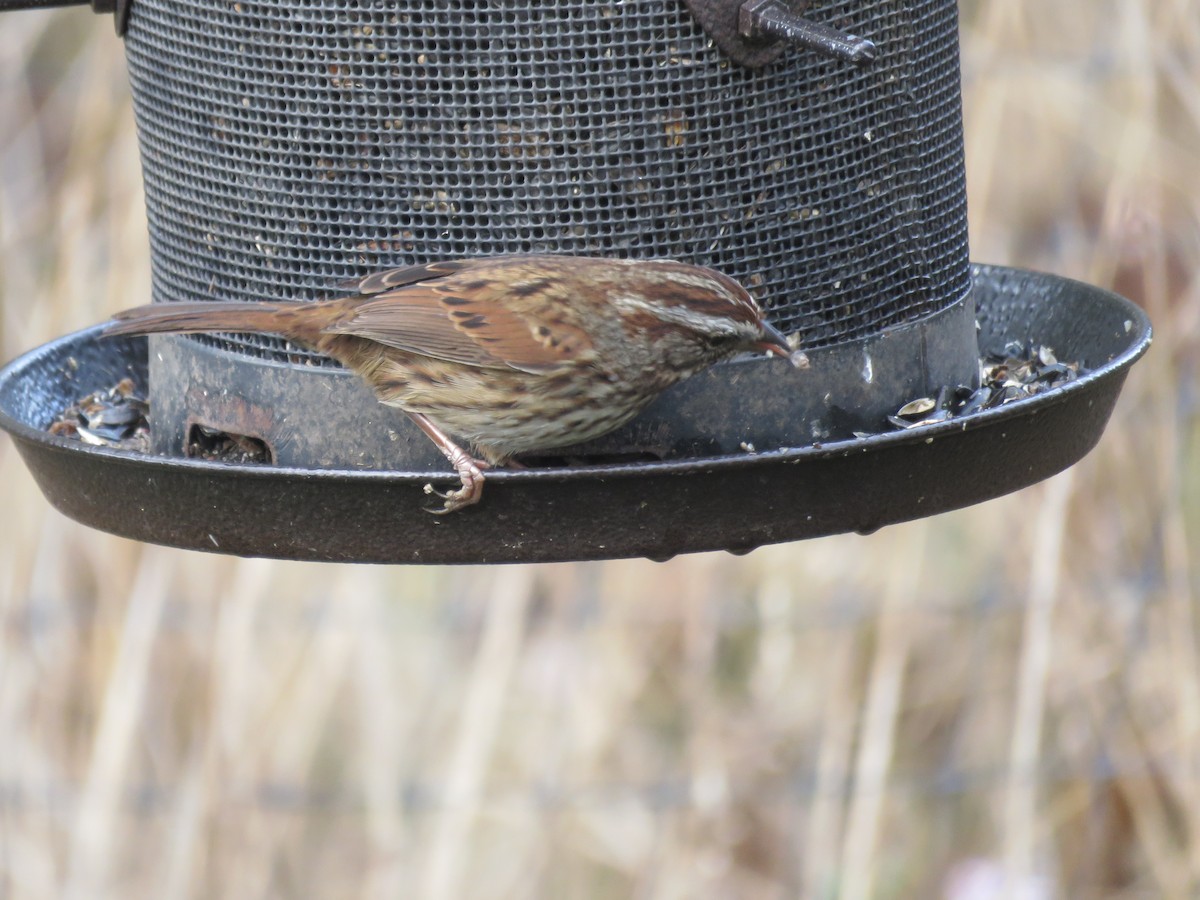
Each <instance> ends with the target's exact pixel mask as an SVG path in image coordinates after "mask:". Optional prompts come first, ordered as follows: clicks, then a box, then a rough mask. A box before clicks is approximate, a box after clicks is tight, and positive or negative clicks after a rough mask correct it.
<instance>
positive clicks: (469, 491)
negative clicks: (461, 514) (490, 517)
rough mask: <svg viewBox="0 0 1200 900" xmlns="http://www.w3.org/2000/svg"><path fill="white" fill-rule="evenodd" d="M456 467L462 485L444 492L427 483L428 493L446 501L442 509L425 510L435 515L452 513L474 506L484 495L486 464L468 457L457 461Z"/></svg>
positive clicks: (429, 508)
mask: <svg viewBox="0 0 1200 900" xmlns="http://www.w3.org/2000/svg"><path fill="white" fill-rule="evenodd" d="M456 468H457V470H458V477H459V479H460V480H461V481H462V487H460V488H459V489H458V490H454V491H446V492H445V493H444V494H443V493H442V492H441V491H439V490H437V489H436V488H435V487H434V486H433V485H432V484H427V485H425V493H426V494H432V495H433V496H435V497H440V498H441V499H442V500H444V501H446V502H445V503H444V504H443V505H442V507H441V509H434V508H431V507H426V508H425V512H427V513H432V514H433V515H435V516H444V515H446V513H452V512H454V511H455V510H458V509H462V508H463V507H465V506H472V505H474V504H476V503H478V502H479V500H480V499H481V498H482V497H483V470H484V469H485V468H487V466H486V464H485V463H483V462H481V461H480V460H476V459H470V458H469V457H467V458H465V459H462V460H459V461H457V465H456Z"/></svg>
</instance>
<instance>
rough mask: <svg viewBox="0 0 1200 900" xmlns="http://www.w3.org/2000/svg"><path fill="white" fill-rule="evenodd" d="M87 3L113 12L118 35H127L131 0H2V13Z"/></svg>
mask: <svg viewBox="0 0 1200 900" xmlns="http://www.w3.org/2000/svg"><path fill="white" fill-rule="evenodd" d="M85 3H87V4H89V5H90V6H91V7H92V11H93V12H97V13H112V14H113V25H114V26H115V27H116V29H117V37H124V36H125V28H126V26H127V25H128V24H129V6H130V3H131V0H0V13H2V12H9V11H10V10H18V9H50V8H52V7H55V6H82V5H84V4H85Z"/></svg>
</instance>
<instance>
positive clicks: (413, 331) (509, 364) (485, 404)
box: [104, 256, 807, 513]
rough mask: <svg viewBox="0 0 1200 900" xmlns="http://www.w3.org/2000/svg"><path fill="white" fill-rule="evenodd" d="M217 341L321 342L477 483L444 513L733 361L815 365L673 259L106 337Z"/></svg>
mask: <svg viewBox="0 0 1200 900" xmlns="http://www.w3.org/2000/svg"><path fill="white" fill-rule="evenodd" d="M212 331H224V332H256V333H268V334H276V335H281V336H283V337H285V338H288V339H289V340H292V341H295V342H297V343H300V344H303V345H307V346H310V347H312V348H315V349H316V350H319V351H320V352H321V353H324V354H326V355H328V356H331V357H333V358H334V359H336V360H338V361H339V362H341V363H342V364H343V365H345V366H346V367H347V368H349V369H351V370H352V371H354V372H355V373H357V374H358V375H359V376H360V377H361V378H362V379H363V380H364V381H365V382H366V383H367V384H368V385H369V386H370V387H371V388H372V390H374V392H375V395H376V396H377V397H378V398H379V400H380V401H381V402H383V403H386V404H388V405H390V406H396V407H399V408H400V409H402V410H404V412H406V413H408V415H409V417H411V418H412V420H413V421H414V422H415V423H416V424H417V426H418V427H419V428H420V429H421V430H422V431H424V432H425V434H427V435H428V436H429V437H430V439H432V440H433V442H434V443H435V444H436V445H437V446H438V448H439V449H440V450H441V451H442V453H443V454H445V456H446V458H447V459H448V460H449V461H450V463H451V465H453V466H454V469H455V471H456V472H457V474H458V476H459V478H460V479H461V481H462V487H461V488H460V489H458V490H454V491H450V492H448V493H447V494H444V495H442V496H443V497H444V499H445V501H446V502H445V506H444V507H443V508H441V509H439V510H431V511H432V512H437V513H446V512H450V511H451V510H455V509H459V508H461V507H464V506H468V505H470V504H472V503H477V502H478V501H479V498H480V496H481V494H482V491H483V470H484V469H486V468H488V467H489V466H498V465H502V464H504V463H506V462H508V461H510V460H511V459H512V457H514V456H516V455H518V454H521V453H528V452H530V451H544V450H551V449H556V448H559V447H565V446H569V445H571V444H576V443H579V442H581V441H585V440H589V439H591V438H594V437H598V436H600V435H602V434H604V433H606V432H608V431H611V430H612V429H614V428H616V427H617V426H619V425H622V424H624V423H625V422H627V421H628V420H629V419H631V418H632V417H633V416H634V415H636V414H637V413H638V411H640V410H641V409H642V408H643V407H644V406H645V405H646V404H647V403H649V402H650V400H652V399H653V398H654V397H655V396H656V395H657V394H659V393H660V392H661V391H663V390H664V389H666V388H667V387H669V386H670V385H672V384H675V383H676V382H678V381H682V380H683V379H685V378H687V377H688V376H689V375H693V374H695V373H696V372H699V371H700V370H702V369H705V368H707V367H708V366H710V365H711V364H712V363H714V362H717V361H718V360H721V359H725V358H727V357H730V356H734V355H735V354H738V353H741V352H745V351H753V350H759V351H766V352H768V353H773V354H776V355H778V356H782V357H784V358H786V359H789V360H790V361H791V362H792V363H793V365H795V366H797V367H803V366H805V365H807V359H806V358H805V357H804V354H803V353H801V352H799V351H795V350H793V349H792V348H791V347H790V346H789V345H788V343H787V339H786V338H785V337H784V336H783V335H782V334H781V333H780V332H779V331H777V330H776V329H775V328H773V327H772V326H771V325H769V324H767V322H766V321H765V320H764V319H763V316H762V312H761V311H760V310H759V308H758V306H757V305H756V304H755V302H754V301H753V300H752V299H751V297H750V295H749V294H748V293H747V292H746V291H745V290H744V289H743V288H742V287H741V285H739V284H738V283H737V282H736V281H734V280H733V279H731V278H728V277H727V276H725V275H722V274H721V273H719V272H715V271H713V270H711V269H706V268H702V267H699V266H692V265H686V264H684V263H679V262H672V261H668V260H654V261H645V260H615V259H593V258H583V257H570V256H509V257H490V258H489V257H484V258H478V259H463V260H455V261H450V262H438V263H430V264H428V265H417V266H408V267H405V268H400V269H392V270H390V271H387V272H380V273H378V274H375V275H371V276H369V277H368V278H366V279H364V280H363V281H362V282H360V283H359V284H358V292H357V293H356V294H355V295H353V296H349V297H344V298H341V299H336V300H323V301H318V302H274V303H267V302H264V303H257V302H254V303H251V302H180V303H155V304H150V305H147V306H140V307H137V308H135V309H129V310H125V311H123V312H120V313H118V314H117V315H116V316H115V317H114V319H113V321H111V322H110V323H109V324H108V325H107V326H106V328H105V329H104V333H105V334H108V335H118V334H150V333H160V332H170V333H192V332H212ZM455 439H458V440H461V441H464V442H466V443H467V444H469V445H470V446H471V447H472V448H473V450H474V452H475V453H476V454H477V456H478V457H482V459H480V458H476V457H472V456H471V455H470V454H468V453H467V452H466V451H465V450H464V449H463V448H462V447H461V446H459V444H458V443H457V442H456V440H455ZM426 490H427V491H432V488H429V487H427V488H426Z"/></svg>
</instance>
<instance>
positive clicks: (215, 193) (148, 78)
mask: <svg viewBox="0 0 1200 900" xmlns="http://www.w3.org/2000/svg"><path fill="white" fill-rule="evenodd" d="M808 15H809V16H810V17H811V18H813V19H815V20H818V21H821V22H824V23H827V24H833V25H840V26H843V27H845V28H847V29H848V30H851V31H853V32H854V33H856V34H859V35H862V36H864V37H869V38H871V39H872V40H874V41H875V42H876V43H877V45H878V47H879V55H878V59H877V60H876V61H875V62H874V63H872V64H870V65H868V66H867V67H866V68H862V69H856V68H854V67H852V66H850V65H848V64H845V63H839V62H834V61H830V60H826V59H823V58H820V57H818V56H816V55H814V54H812V53H807V52H800V51H795V50H790V51H788V53H787V54H786V55H785V56H784V57H782V58H781V59H780V60H778V61H777V62H775V63H773V64H771V65H769V66H767V67H766V68H765V69H763V70H760V71H757V72H752V71H747V70H745V69H742V68H740V67H739V66H737V65H736V64H732V63H730V62H728V61H727V60H726V59H724V58H723V57H722V55H721V54H720V52H719V51H718V50H716V49H715V48H714V47H712V46H711V45H710V42H709V40H708V39H707V37H706V36H705V34H704V33H703V32H702V31H701V30H700V28H699V26H698V25H696V23H695V22H694V20H693V19H692V18H691V16H690V14H689V13H688V11H687V8H686V6H685V4H684V2H683V0H623V2H616V0H607V2H606V0H557V2H552V0H408V2H396V0H391V2H384V0H271V2H263V0H240V2H237V3H233V2H228V0H138V2H137V4H136V5H135V8H134V14H133V17H132V21H131V23H130V27H129V32H128V35H127V40H126V44H127V48H128V57H129V66H130V72H131V77H132V80H133V87H134V99H135V104H136V113H137V119H138V124H139V128H140V136H141V145H142V153H143V161H144V170H145V179H146V195H147V203H148V207H149V215H150V223H151V239H152V246H153V259H154V263H153V264H154V285H155V298H156V299H157V300H159V301H171V300H184V299H213V298H219V299H252V300H253V299H276V298H292V299H299V298H312V297H319V296H326V295H330V294H336V293H339V285H340V284H342V283H344V282H345V281H346V280H347V279H350V278H352V277H356V276H359V275H362V274H364V273H365V272H368V271H371V270H375V269H379V268H383V267H386V266H391V265H400V264H404V263H410V262H422V261H429V260H434V259H439V258H447V257H456V256H467V255H482V254H500V253H527V252H534V251H536V252H556V253H573V254H593V255H622V256H640V257H674V258H678V259H685V260H691V261H694V262H700V263H704V264H707V265H711V266H714V267H716V268H719V269H721V270H723V271H725V272H728V273H729V274H730V275H732V276H734V277H735V278H738V279H739V280H741V281H742V282H743V283H745V284H746V285H747V286H748V287H750V288H751V290H752V291H753V292H754V293H755V294H756V295H757V296H758V298H759V299H760V301H762V302H763V303H765V304H766V306H767V307H768V309H769V310H770V312H771V315H772V318H773V319H774V320H775V321H776V322H777V323H778V324H779V325H781V326H782V327H783V328H784V329H785V330H788V331H796V330H799V331H800V332H802V333H803V335H804V338H805V342H806V344H807V345H808V346H809V347H820V346H824V345H829V344H833V343H838V342H841V341H845V340H850V339H854V338H859V337H864V336H867V335H870V334H874V333H876V332H878V331H879V330H881V329H882V328H885V327H887V326H891V325H896V324H900V323H904V322H908V321H912V320H914V319H917V318H920V317H922V316H924V315H926V314H929V313H933V312H936V311H938V310H940V309H943V308H945V307H946V306H948V305H950V304H951V303H953V302H954V301H956V300H958V299H959V298H961V297H962V296H963V295H964V294H965V292H966V291H967V287H968V269H967V233H966V203H965V186H964V182H963V168H962V133H961V119H960V100H959V82H958V49H957V48H958V35H957V10H956V6H955V3H954V0H865V2H864V0H842V2H826V3H814V4H811V5H810V7H809V10H808ZM236 341H237V342H238V344H239V346H242V347H243V348H244V349H246V350H248V351H250V352H270V351H271V348H272V347H276V346H279V345H274V344H272V343H271V341H270V340H269V339H268V340H267V341H263V342H254V341H252V339H247V340H246V341H245V342H243V340H242V339H241V338H237V339H236ZM256 347H257V349H256Z"/></svg>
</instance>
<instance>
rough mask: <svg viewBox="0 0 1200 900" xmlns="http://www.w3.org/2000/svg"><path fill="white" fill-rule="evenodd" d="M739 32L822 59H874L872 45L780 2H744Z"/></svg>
mask: <svg viewBox="0 0 1200 900" xmlns="http://www.w3.org/2000/svg"><path fill="white" fill-rule="evenodd" d="M738 31H739V33H740V34H741V36H742V37H744V38H745V39H746V40H749V41H763V40H779V39H782V40H785V41H788V42H789V43H792V44H796V45H798V46H801V47H806V48H808V49H810V50H815V51H816V52H817V53H822V54H824V55H825V56H832V57H834V58H835V59H842V60H846V61H847V62H852V63H857V64H859V65H862V64H864V63H867V62H870V61H871V60H873V59H874V58H875V52H876V48H875V43H874V42H873V41H869V40H867V39H866V38H860V37H858V36H857V35H853V34H846V33H845V32H844V31H838V30H837V29H836V28H830V27H829V26H828V25H821V24H819V23H817V22H811V21H809V20H808V19H805V18H802V17H801V16H800V15H798V14H797V13H796V12H795V11H793V10H792V9H791V8H790V7H789V6H788V5H787V4H786V3H785V2H783V0H745V2H744V3H743V4H742V5H741V8H740V9H739V10H738Z"/></svg>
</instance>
